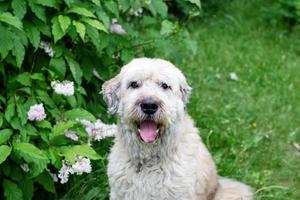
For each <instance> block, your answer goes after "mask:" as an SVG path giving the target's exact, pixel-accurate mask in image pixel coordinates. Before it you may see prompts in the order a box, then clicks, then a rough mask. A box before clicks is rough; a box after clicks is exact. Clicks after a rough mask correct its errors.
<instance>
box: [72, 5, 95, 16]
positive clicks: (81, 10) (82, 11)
mask: <svg viewBox="0 0 300 200" xmlns="http://www.w3.org/2000/svg"><path fill="white" fill-rule="evenodd" d="M67 13H76V14H78V15H81V16H85V17H92V18H96V16H95V15H94V14H93V13H92V12H91V11H89V10H88V9H86V8H83V7H72V8H70V9H69V10H68V11H67Z"/></svg>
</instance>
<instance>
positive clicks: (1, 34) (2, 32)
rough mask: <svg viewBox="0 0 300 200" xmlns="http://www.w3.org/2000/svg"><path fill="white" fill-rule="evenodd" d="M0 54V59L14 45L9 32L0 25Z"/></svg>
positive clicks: (4, 56)
mask: <svg viewBox="0 0 300 200" xmlns="http://www.w3.org/2000/svg"><path fill="white" fill-rule="evenodd" d="M0 44H1V48H0V55H1V58H2V60H3V59H4V58H6V56H7V55H8V52H9V51H10V50H11V49H12V48H13V47H14V43H13V40H12V35H11V32H9V30H8V29H7V28H4V27H3V26H1V25H0Z"/></svg>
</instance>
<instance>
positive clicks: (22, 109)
mask: <svg viewBox="0 0 300 200" xmlns="http://www.w3.org/2000/svg"><path fill="white" fill-rule="evenodd" d="M28 110H29V106H28V105H26V104H20V103H18V104H17V112H18V117H19V119H20V120H21V123H22V125H25V124H26V122H27V112H28Z"/></svg>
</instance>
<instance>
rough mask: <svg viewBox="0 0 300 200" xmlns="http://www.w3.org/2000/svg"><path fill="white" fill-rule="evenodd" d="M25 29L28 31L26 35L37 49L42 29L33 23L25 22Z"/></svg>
mask: <svg viewBox="0 0 300 200" xmlns="http://www.w3.org/2000/svg"><path fill="white" fill-rule="evenodd" d="M24 31H25V32H26V35H27V37H28V39H29V41H30V43H31V44H32V46H33V47H34V48H35V49H37V48H38V47H39V45H40V40H41V37H40V31H39V30H38V29H37V27H36V26H35V25H34V24H32V23H24Z"/></svg>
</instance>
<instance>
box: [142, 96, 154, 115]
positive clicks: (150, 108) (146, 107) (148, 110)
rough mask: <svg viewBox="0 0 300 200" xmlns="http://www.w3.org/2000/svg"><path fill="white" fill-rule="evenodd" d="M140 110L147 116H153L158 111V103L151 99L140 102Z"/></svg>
mask: <svg viewBox="0 0 300 200" xmlns="http://www.w3.org/2000/svg"><path fill="white" fill-rule="evenodd" d="M141 109H142V111H143V112H144V113H145V114H147V115H153V114H154V113H156V111H157V110H158V103H157V102H156V101H155V100H153V99H146V100H143V101H142V102H141Z"/></svg>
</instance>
